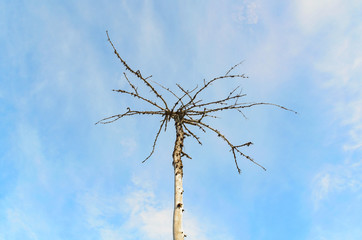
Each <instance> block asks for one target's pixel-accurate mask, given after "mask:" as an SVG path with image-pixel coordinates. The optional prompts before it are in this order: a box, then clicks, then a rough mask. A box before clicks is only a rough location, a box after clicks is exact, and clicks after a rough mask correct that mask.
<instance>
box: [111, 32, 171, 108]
mask: <svg viewBox="0 0 362 240" xmlns="http://www.w3.org/2000/svg"><path fill="white" fill-rule="evenodd" d="M106 33H107V38H108V42H109V43H110V44H111V46H112V48H113V50H114V54H116V56H117V57H118V59H119V60H121V62H122V64H123V65H124V66H125V67H126V69H127V70H128V71H130V72H131V73H133V75H135V76H136V77H138V78H139V79H141V80H142V81H143V82H144V83H145V84H146V86H148V87H149V88H150V89H151V90H152V92H153V93H154V94H155V95H156V96H157V97H158V98H159V99H161V100H162V102H163V103H164V104H165V107H166V109H168V107H167V103H166V101H165V99H163V97H162V96H161V95H160V94H159V93H158V92H157V91H156V89H155V88H154V87H153V86H152V85H151V84H150V83H149V82H148V81H147V79H146V78H143V77H142V75H141V72H140V71H139V70H137V71H134V70H133V69H132V68H131V67H130V66H128V64H127V63H126V61H125V60H123V58H121V56H120V55H119V53H118V52H117V49H116V48H115V46H114V45H113V43H112V41H111V39H110V37H109V35H108V31H106ZM147 78H149V77H147Z"/></svg>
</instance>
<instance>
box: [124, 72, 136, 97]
mask: <svg viewBox="0 0 362 240" xmlns="http://www.w3.org/2000/svg"><path fill="white" fill-rule="evenodd" d="M123 75H124V77H125V78H126V80H127V82H128V84H129V85H130V86H131V88H133V90H134V92H135V94H136V95H139V94H138V92H137V88H136V87H135V86H134V85H133V84H132V83H131V82H130V81H129V80H128V77H127V75H126V73H125V72H124V73H123Z"/></svg>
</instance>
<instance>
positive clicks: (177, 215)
mask: <svg viewBox="0 0 362 240" xmlns="http://www.w3.org/2000/svg"><path fill="white" fill-rule="evenodd" d="M175 126H176V141H175V148H174V150H173V162H172V165H173V168H174V173H175V186H174V187H175V195H174V197H175V202H174V211H173V240H184V237H185V234H184V232H183V228H182V213H183V211H184V208H183V207H184V206H183V197H182V196H183V192H184V190H183V188H182V177H183V169H182V168H183V165H182V160H181V155H182V147H183V141H184V131H183V128H182V123H181V120H180V119H175Z"/></svg>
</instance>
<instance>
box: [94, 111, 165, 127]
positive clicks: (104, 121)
mask: <svg viewBox="0 0 362 240" xmlns="http://www.w3.org/2000/svg"><path fill="white" fill-rule="evenodd" d="M162 114H163V112H160V111H132V110H131V109H130V108H127V112H125V113H123V114H117V115H113V116H110V117H106V118H103V119H101V120H99V121H98V122H96V123H95V125H97V124H108V123H112V122H115V121H117V120H118V119H120V118H123V117H126V116H133V115H162Z"/></svg>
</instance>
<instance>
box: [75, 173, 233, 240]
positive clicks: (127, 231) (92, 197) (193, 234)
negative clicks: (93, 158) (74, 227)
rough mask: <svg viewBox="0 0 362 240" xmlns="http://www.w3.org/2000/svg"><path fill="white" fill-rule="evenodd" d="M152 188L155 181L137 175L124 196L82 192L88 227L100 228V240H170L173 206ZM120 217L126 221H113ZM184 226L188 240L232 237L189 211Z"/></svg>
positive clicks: (80, 201) (79, 198) (81, 199)
mask: <svg viewBox="0 0 362 240" xmlns="http://www.w3.org/2000/svg"><path fill="white" fill-rule="evenodd" d="M153 188H154V187H153V183H152V180H149V179H144V178H139V177H135V178H133V185H132V186H130V188H129V190H128V191H127V192H126V193H125V194H124V195H122V196H121V195H119V196H114V195H113V196H107V195H101V194H100V193H97V192H93V193H90V192H88V193H84V194H82V195H79V197H78V202H79V204H81V205H82V206H84V209H85V218H86V219H87V222H88V224H89V226H90V227H91V228H93V229H96V230H97V231H98V233H99V235H100V236H101V239H104V240H106V239H107V240H109V239H127V238H129V236H133V237H135V236H136V237H137V238H138V239H148V240H153V239H154V240H166V239H171V238H172V212H173V207H172V206H171V203H166V202H165V200H163V199H159V198H158V196H157V195H156V194H155V192H154V190H153ZM117 216H123V217H124V220H123V221H122V222H118V223H115V222H112V221H111V220H110V219H114V218H117ZM184 229H185V233H186V234H187V235H188V239H200V240H206V239H214V238H213V237H211V236H214V237H215V239H219V237H224V239H232V238H230V236H229V235H228V234H227V233H225V232H223V231H219V232H217V233H215V232H214V231H213V230H211V227H210V226H205V225H203V224H202V223H201V222H200V221H198V220H197V217H196V216H194V215H192V214H189V213H187V214H186V216H185V218H184ZM210 237H211V238H210Z"/></svg>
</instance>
